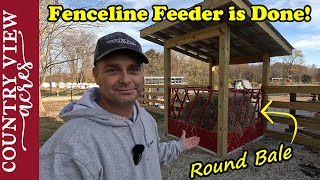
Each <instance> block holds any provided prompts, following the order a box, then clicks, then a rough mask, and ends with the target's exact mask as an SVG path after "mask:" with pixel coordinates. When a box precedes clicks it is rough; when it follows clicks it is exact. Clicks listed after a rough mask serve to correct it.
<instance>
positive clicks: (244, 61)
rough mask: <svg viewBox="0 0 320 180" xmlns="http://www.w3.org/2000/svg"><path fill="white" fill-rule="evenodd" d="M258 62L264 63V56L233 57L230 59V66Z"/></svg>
mask: <svg viewBox="0 0 320 180" xmlns="http://www.w3.org/2000/svg"><path fill="white" fill-rule="evenodd" d="M257 62H263V54H257V55H252V56H243V57H231V59H230V64H247V63H257Z"/></svg>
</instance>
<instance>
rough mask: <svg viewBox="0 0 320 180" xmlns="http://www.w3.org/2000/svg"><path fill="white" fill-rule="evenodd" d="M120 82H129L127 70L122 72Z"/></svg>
mask: <svg viewBox="0 0 320 180" xmlns="http://www.w3.org/2000/svg"><path fill="white" fill-rule="evenodd" d="M120 82H121V83H124V84H129V83H131V79H130V75H129V74H128V72H126V71H125V72H123V73H122V75H121V79H120Z"/></svg>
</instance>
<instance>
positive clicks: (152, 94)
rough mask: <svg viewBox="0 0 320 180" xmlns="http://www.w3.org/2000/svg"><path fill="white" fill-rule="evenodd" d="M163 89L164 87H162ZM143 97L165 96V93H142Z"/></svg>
mask: <svg viewBox="0 0 320 180" xmlns="http://www.w3.org/2000/svg"><path fill="white" fill-rule="evenodd" d="M162 87H163V86H162ZM141 95H150V96H164V93H159V92H142V93H141Z"/></svg>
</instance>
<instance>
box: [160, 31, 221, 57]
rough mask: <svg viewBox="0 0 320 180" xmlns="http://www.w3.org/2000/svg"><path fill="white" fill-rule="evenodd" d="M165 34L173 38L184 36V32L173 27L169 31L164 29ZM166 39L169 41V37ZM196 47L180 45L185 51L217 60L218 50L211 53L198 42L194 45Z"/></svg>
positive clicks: (204, 45) (205, 46) (205, 44)
mask: <svg viewBox="0 0 320 180" xmlns="http://www.w3.org/2000/svg"><path fill="white" fill-rule="evenodd" d="M165 32H169V33H170V34H172V35H175V36H180V35H181V34H186V32H185V31H182V30H181V29H178V28H175V27H171V28H170V29H166V30H165ZM168 39H171V37H169V38H168ZM196 45H197V47H193V46H191V44H185V45H181V47H183V48H186V49H190V50H192V51H196V52H199V53H200V54H202V55H205V56H206V57H209V58H210V59H213V58H217V57H218V52H217V51H218V50H219V48H215V49H216V50H217V51H213V50H211V49H210V48H208V47H210V46H209V45H208V44H207V43H205V42H202V41H198V42H197V43H196ZM201 48H203V49H205V50H206V51H204V50H202V49H201Z"/></svg>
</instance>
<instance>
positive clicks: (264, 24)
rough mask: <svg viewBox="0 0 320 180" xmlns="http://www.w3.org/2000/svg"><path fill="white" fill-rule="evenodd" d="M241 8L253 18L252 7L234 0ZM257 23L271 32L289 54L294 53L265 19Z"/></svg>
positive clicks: (271, 35)
mask: <svg viewBox="0 0 320 180" xmlns="http://www.w3.org/2000/svg"><path fill="white" fill-rule="evenodd" d="M232 1H233V2H234V3H235V4H236V5H237V6H238V7H239V8H241V9H245V10H246V12H247V15H248V16H249V17H250V18H251V17H252V14H251V8H250V7H249V6H248V5H246V4H245V3H244V2H243V1H242V0H232ZM256 24H257V25H258V26H259V27H260V28H262V29H263V30H264V31H265V32H266V33H267V34H269V36H270V37H271V38H272V39H274V40H275V41H276V42H277V43H278V44H279V45H280V46H281V47H282V48H283V49H284V50H285V51H286V52H287V53H288V54H287V55H291V54H292V49H291V47H289V46H288V45H287V44H286V42H285V41H283V39H281V38H280V37H279V36H278V35H277V33H276V32H275V31H274V30H272V29H271V28H270V27H269V26H268V25H267V24H266V22H265V21H262V22H256Z"/></svg>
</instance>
